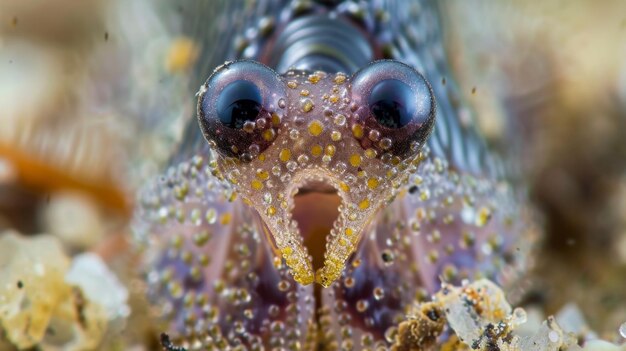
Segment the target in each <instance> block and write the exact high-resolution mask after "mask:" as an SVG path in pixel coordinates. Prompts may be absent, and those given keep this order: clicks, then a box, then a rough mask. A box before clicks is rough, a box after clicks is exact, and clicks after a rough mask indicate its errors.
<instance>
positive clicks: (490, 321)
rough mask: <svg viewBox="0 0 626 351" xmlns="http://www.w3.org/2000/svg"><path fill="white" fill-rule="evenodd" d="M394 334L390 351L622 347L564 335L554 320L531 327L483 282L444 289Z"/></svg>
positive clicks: (587, 336) (613, 350) (571, 332)
mask: <svg viewBox="0 0 626 351" xmlns="http://www.w3.org/2000/svg"><path fill="white" fill-rule="evenodd" d="M566 322H567V320H566ZM529 324H530V325H529ZM444 326H447V327H448V328H449V329H444ZM574 329H576V328H575V327H574ZM398 330H399V332H398V333H397V335H396V343H395V345H394V348H393V350H395V351H409V350H416V351H417V350H431V349H432V350H434V349H440V350H450V351H451V350H483V351H496V350H498V351H531V350H537V351H567V350H569V351H575V350H604V351H618V350H626V344H623V345H618V344H612V343H609V342H607V341H602V340H598V339H593V334H581V333H580V332H581V331H580V330H567V329H565V328H564V327H562V326H560V325H559V323H557V321H556V319H555V318H554V317H548V318H547V319H546V320H544V321H542V322H540V321H538V320H536V321H534V322H531V321H529V320H528V318H527V314H526V311H524V310H523V309H522V308H515V309H513V308H512V307H511V306H510V305H509V303H508V302H507V300H506V297H505V294H504V292H503V291H502V290H501V289H500V288H499V287H498V286H497V285H495V284H494V283H492V282H491V281H489V280H484V279H483V280H478V281H475V282H473V283H471V284H469V283H467V284H465V285H463V286H460V287H457V286H451V285H446V284H444V285H443V286H442V288H441V290H440V291H439V292H438V293H437V294H435V295H434V296H433V301H432V302H426V303H422V304H419V305H416V306H415V307H414V311H413V312H412V313H410V314H409V316H408V318H407V320H406V321H404V322H402V323H401V324H400V325H399V328H398ZM444 331H446V332H448V334H447V336H444V337H443V339H444V340H445V341H443V345H441V344H437V343H436V340H437V339H438V338H439V337H441V336H442V334H443V333H444ZM576 332H578V333H576ZM439 340H441V339H439Z"/></svg>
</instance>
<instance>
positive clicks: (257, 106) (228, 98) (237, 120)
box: [216, 80, 263, 129]
mask: <svg viewBox="0 0 626 351" xmlns="http://www.w3.org/2000/svg"><path fill="white" fill-rule="evenodd" d="M262 101H263V100H262V99H261V92H260V91H259V88H258V87H257V86H256V85H254V84H253V83H251V82H248V81H246V80H238V81H235V82H232V83H230V84H229V85H228V86H227V87H226V88H224V90H223V91H222V93H221V94H220V96H219V97H218V98H217V106H216V109H217V116H218V117H219V119H220V121H221V122H222V124H224V125H225V126H228V127H230V128H235V129H241V128H243V125H244V123H245V122H247V121H254V120H255V119H256V118H257V117H258V116H259V112H261V103H262Z"/></svg>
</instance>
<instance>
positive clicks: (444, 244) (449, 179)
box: [135, 16, 537, 350]
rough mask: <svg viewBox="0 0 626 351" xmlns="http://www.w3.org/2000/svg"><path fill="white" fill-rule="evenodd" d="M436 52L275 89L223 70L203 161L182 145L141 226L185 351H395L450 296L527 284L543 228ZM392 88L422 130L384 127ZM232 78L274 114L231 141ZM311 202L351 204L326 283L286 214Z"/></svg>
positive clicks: (207, 100) (282, 77) (202, 111)
mask: <svg viewBox="0 0 626 351" xmlns="http://www.w3.org/2000/svg"><path fill="white" fill-rule="evenodd" d="M383 18H384V16H383ZM422 25H424V26H426V28H430V27H429V26H432V25H433V23H428V22H425V23H422ZM425 33H429V35H433V37H432V38H430V37H429V38H430V39H428V40H434V39H433V38H436V35H435V34H433V33H436V32H429V31H428V30H425ZM417 42H419V41H418V40H416V43H417ZM403 49H407V48H406V47H404V48H403ZM436 49H437V48H436V47H435V49H434V50H433V51H423V50H418V51H416V52H414V53H413V54H412V56H406V57H402V56H401V55H399V54H398V57H397V58H398V59H400V61H402V62H405V63H401V62H397V61H381V62H378V63H374V64H372V65H370V66H366V67H363V68H362V69H361V70H359V71H357V72H354V73H336V72H322V71H301V70H289V71H287V72H285V73H283V74H277V73H275V72H274V71H272V70H271V69H269V68H267V67H265V66H263V65H261V64H258V63H255V62H252V61H236V62H234V63H230V62H227V63H226V64H224V65H222V66H219V67H217V68H216V69H215V71H214V73H213V75H212V76H211V77H210V78H209V80H208V81H207V83H206V84H205V85H203V86H202V88H201V89H200V92H199V103H198V112H199V114H198V118H199V122H200V125H201V127H202V131H203V134H204V137H205V138H206V139H207V141H208V145H209V148H206V147H205V146H198V147H195V148H190V146H193V145H194V144H192V143H190V142H188V141H186V143H185V145H184V148H185V149H183V151H181V153H179V154H178V155H177V158H176V160H181V159H182V161H181V162H176V163H174V164H173V165H172V166H171V167H170V168H169V170H168V171H167V172H166V173H165V174H164V175H163V176H161V177H159V178H158V179H155V180H154V181H152V182H151V183H150V184H149V185H147V186H145V187H144V190H143V191H142V195H141V206H140V208H139V210H138V211H137V213H136V219H135V233H136V236H137V238H138V241H139V242H141V243H143V248H144V249H145V256H146V257H147V260H146V262H145V267H146V268H147V270H148V271H149V273H148V275H147V276H148V282H149V285H150V291H151V293H150V295H151V298H152V300H153V301H154V304H155V305H156V306H158V308H159V310H160V311H161V313H162V314H163V316H164V317H165V319H164V320H165V321H166V326H167V327H166V328H167V329H166V330H167V331H168V334H169V335H170V336H171V338H172V341H173V342H174V344H175V345H182V346H185V347H189V348H191V349H194V348H195V347H210V346H212V347H214V348H217V349H225V348H227V346H228V347H233V348H235V347H239V348H241V349H264V348H265V349H268V348H270V349H271V348H284V349H288V350H297V349H305V350H310V349H315V348H316V347H322V348H324V349H355V350H366V349H370V348H374V349H386V348H389V347H391V345H392V344H393V342H394V339H395V335H396V334H397V327H398V324H399V323H400V322H402V321H403V320H404V319H405V316H406V313H407V311H408V310H409V308H410V307H411V306H412V305H413V304H414V303H415V302H417V301H422V300H424V299H427V298H428V296H430V294H432V293H434V292H435V291H437V290H438V289H439V287H440V284H441V282H442V281H446V282H451V283H459V282H460V281H461V280H462V279H465V278H468V279H476V278H480V277H488V278H490V279H493V280H495V281H496V282H498V283H499V284H502V285H504V286H507V287H509V288H511V287H512V286H513V284H512V283H514V282H516V281H518V279H519V278H520V276H521V274H522V273H523V272H524V270H525V267H526V266H527V265H528V263H529V259H528V257H529V252H530V250H531V247H532V244H533V243H534V241H535V240H536V237H537V228H536V226H535V225H534V224H533V223H534V221H533V217H532V213H531V211H530V209H529V207H528V206H527V204H526V202H525V200H524V196H523V192H522V191H520V189H515V188H514V187H513V185H512V184H511V183H509V182H507V180H506V177H503V176H502V174H503V172H502V171H500V170H497V168H498V167H497V165H498V164H499V161H498V158H497V156H495V155H494V154H492V153H490V152H489V151H488V150H487V149H486V148H485V146H484V143H483V142H482V139H481V138H480V136H479V135H477V134H476V133H475V130H474V129H472V124H471V123H472V118H471V111H470V110H469V109H468V108H466V107H464V106H463V105H462V103H461V102H460V101H458V100H457V97H456V95H455V90H454V89H455V88H454V85H453V84H452V83H451V82H450V81H448V82H447V83H446V82H443V83H441V82H439V76H436V73H437V72H440V71H441V70H442V69H443V68H442V67H444V66H441V65H442V63H441V62H442V58H441V57H439V56H438V55H437V51H436ZM431 55H432V56H431ZM416 69H417V71H416ZM418 71H420V72H422V71H423V72H424V75H422V74H420V73H418ZM429 77H431V79H429ZM387 78H393V79H398V80H401V81H403V82H404V83H406V84H407V85H409V86H410V87H411V88H412V91H413V94H414V95H413V96H414V97H415V99H416V101H417V104H418V106H421V107H420V108H419V110H420V111H421V112H420V113H422V114H425V115H426V116H428V117H427V118H416V119H415V120H416V121H419V123H418V122H415V123H413V124H409V125H407V126H405V127H403V128H400V129H396V130H390V129H386V128H382V127H381V126H379V125H376V121H375V120H374V119H373V118H372V116H371V114H370V111H369V106H368V104H367V96H368V94H369V91H370V89H371V87H372V86H373V84H374V83H375V82H377V81H380V80H381V79H387ZM433 78H434V79H435V80H433ZM238 79H243V80H247V81H250V82H253V83H254V84H256V85H257V86H258V87H259V90H260V93H261V96H262V101H263V102H262V112H261V113H260V115H259V117H258V118H257V119H256V120H255V121H254V122H246V123H245V124H244V125H243V128H242V129H238V130H235V129H230V128H228V127H225V126H223V125H221V124H220V122H219V118H217V117H216V115H217V114H216V112H215V104H216V100H217V97H218V96H219V93H220V92H221V91H222V89H224V87H225V86H226V85H227V84H229V83H230V82H233V81H235V80H238ZM434 82H436V83H434ZM435 115H436V118H435ZM433 126H434V127H435V129H434V132H433V133H432V135H431V133H430V132H431V129H432V127H433ZM195 128H197V127H195ZM194 150H195V152H194ZM190 153H191V154H192V155H193V154H195V156H190V157H187V158H184V157H183V156H182V155H188V154H190ZM299 191H300V192H305V193H309V192H313V193H314V192H331V193H333V192H336V193H337V195H338V196H339V198H340V199H341V201H340V205H339V206H338V217H337V219H336V220H335V222H334V224H333V227H332V229H330V233H329V235H328V236H327V237H326V240H327V241H326V245H325V249H324V259H323V265H322V266H321V267H319V269H318V270H317V272H315V271H314V268H317V267H313V261H314V260H313V258H312V257H311V256H310V254H309V252H308V247H307V246H306V245H304V242H305V241H307V238H306V235H308V234H309V233H301V232H300V229H299V227H298V225H297V224H296V222H295V221H294V218H293V217H292V212H293V209H294V201H295V200H294V199H295V198H296V197H297V196H298V195H297V194H298V192H299ZM311 215H312V216H313V218H315V217H314V214H311ZM309 239H310V238H309ZM320 240H324V239H323V238H322V237H320V238H319V239H318V241H320ZM308 242H310V240H309V241H308ZM314 282H316V283H315V284H312V283H314ZM316 345H317V346H316ZM319 345H321V346H319Z"/></svg>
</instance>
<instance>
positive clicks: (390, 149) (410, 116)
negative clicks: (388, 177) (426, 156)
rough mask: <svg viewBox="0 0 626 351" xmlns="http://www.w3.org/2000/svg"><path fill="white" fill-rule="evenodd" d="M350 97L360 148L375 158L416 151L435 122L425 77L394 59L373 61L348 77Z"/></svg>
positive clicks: (402, 154) (401, 155)
mask: <svg viewBox="0 0 626 351" xmlns="http://www.w3.org/2000/svg"><path fill="white" fill-rule="evenodd" d="M350 94H351V96H352V100H353V101H354V105H355V106H357V107H356V111H355V114H356V117H357V118H356V119H354V120H353V121H352V123H353V128H355V127H356V129H358V130H362V131H363V132H361V133H359V134H358V135H355V137H356V138H357V139H358V140H359V143H360V144H361V147H363V148H364V149H366V150H367V149H372V150H374V151H375V153H376V155H377V157H382V156H383V155H384V154H391V155H392V156H397V157H400V158H404V157H408V156H409V155H412V154H414V153H415V152H417V151H418V150H419V149H420V148H421V146H422V145H423V144H424V143H425V142H426V140H427V139H428V136H429V135H430V132H431V131H432V128H433V126H434V122H435V100H434V95H433V92H432V89H431V87H430V85H429V84H428V82H427V81H426V79H425V78H424V77H423V76H422V75H421V74H419V73H418V72H417V71H416V70H415V69H413V68H412V67H410V66H408V65H405V64H403V63H401V62H398V61H393V60H382V61H376V62H373V63H371V64H370V65H368V66H367V67H365V68H363V69H361V70H360V71H358V72H357V73H355V74H354V76H353V77H352V86H351V92H350Z"/></svg>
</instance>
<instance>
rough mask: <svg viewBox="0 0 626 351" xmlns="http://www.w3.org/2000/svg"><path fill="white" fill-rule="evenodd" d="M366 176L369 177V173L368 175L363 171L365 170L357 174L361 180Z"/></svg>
mask: <svg viewBox="0 0 626 351" xmlns="http://www.w3.org/2000/svg"><path fill="white" fill-rule="evenodd" d="M366 175H367V173H366V172H365V171H363V170H361V171H358V172H357V173H356V176H357V177H359V178H363V177H365V176H366Z"/></svg>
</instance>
